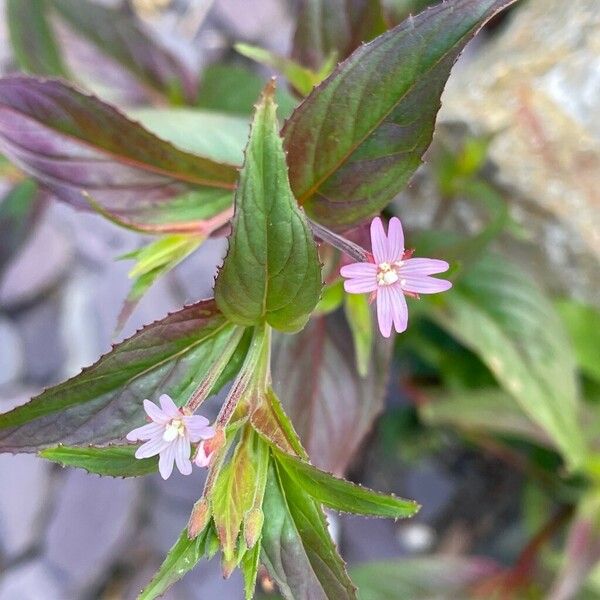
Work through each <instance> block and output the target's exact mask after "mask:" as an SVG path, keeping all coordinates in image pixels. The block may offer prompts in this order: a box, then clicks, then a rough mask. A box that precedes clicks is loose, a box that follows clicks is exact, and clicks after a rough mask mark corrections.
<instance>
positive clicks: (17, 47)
mask: <svg viewBox="0 0 600 600" xmlns="http://www.w3.org/2000/svg"><path fill="white" fill-rule="evenodd" d="M6 11H7V21H8V31H9V33H10V42H11V45H12V49H13V53H14V55H15V58H16V59H17V62H18V64H19V67H20V68H21V69H23V71H26V72H27V73H32V74H34V75H50V76H53V77H66V78H68V77H69V73H68V71H67V68H66V67H65V64H64V62H63V59H62V55H61V52H60V48H59V47H58V45H57V43H56V39H55V37H54V32H53V31H52V28H51V27H50V24H49V22H48V3H47V2H46V0H8V2H7V4H6Z"/></svg>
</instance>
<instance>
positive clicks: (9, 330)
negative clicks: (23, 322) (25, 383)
mask: <svg viewBox="0 0 600 600" xmlns="http://www.w3.org/2000/svg"><path fill="white" fill-rule="evenodd" d="M22 371H23V345H22V343H21V338H20V337H19V332H18V331H17V329H16V328H15V327H14V326H13V325H12V324H11V322H10V321H8V320H7V319H2V318H0V388H1V387H2V386H5V385H7V384H9V383H13V382H15V381H16V380H17V379H18V378H19V376H20V375H21V373H22Z"/></svg>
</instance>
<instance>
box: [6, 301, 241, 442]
mask: <svg viewBox="0 0 600 600" xmlns="http://www.w3.org/2000/svg"><path fill="white" fill-rule="evenodd" d="M242 333H243V332H242V330H241V329H239V328H238V327H236V326H234V325H232V324H230V323H228V322H227V321H226V319H225V318H224V317H223V315H222V314H221V313H220V312H219V311H218V310H217V308H216V306H215V304H214V301H212V300H206V301H203V302H198V303H196V304H192V305H190V306H188V307H186V308H184V309H183V310H180V311H178V312H175V313H173V314H171V315H169V316H168V317H166V318H165V319H163V320H161V321H157V322H156V323H153V324H152V325H148V326H146V327H144V328H143V329H141V330H140V331H139V332H138V333H136V334H135V335H134V336H132V337H131V338H129V339H128V340H125V341H124V342H122V343H120V344H118V345H117V346H115V347H114V348H113V350H112V351H111V352H109V353H108V354H106V355H104V356H103V357H102V358H101V359H100V360H99V361H98V362H97V363H95V364H94V365H93V366H91V367H88V368H87V369H84V370H83V371H82V372H81V373H80V374H79V375H77V376H75V377H73V378H72V379H69V380H68V381H65V382H64V383H61V384H59V385H57V386H55V387H52V388H50V389H48V390H46V391H45V392H43V393H42V394H40V395H39V396H37V397H35V398H33V399H32V400H31V401H30V402H28V403H27V404H24V405H22V406H19V407H17V408H15V409H14V410H12V411H10V412H8V413H5V414H1V415H0V450H1V451H4V452H6V451H8V452H37V451H38V450H40V449H42V448H45V447H49V446H55V445H56V444H59V443H62V444H65V445H69V446H80V445H86V444H99V445H102V444H106V443H110V442H113V441H120V440H123V439H124V438H125V435H126V434H127V433H128V432H129V431H130V430H131V429H133V428H134V427H137V426H139V425H141V424H143V423H144V420H145V413H144V410H143V406H142V401H143V400H144V399H145V398H148V399H151V400H154V401H156V399H157V397H158V396H159V395H160V394H162V393H166V394H169V395H170V396H171V397H172V398H173V400H174V401H175V402H176V403H177V404H178V405H179V406H182V405H184V404H185V403H186V401H187V400H188V399H189V398H190V396H191V395H192V393H193V392H194V391H195V390H196V389H197V388H198V387H199V385H200V384H201V383H202V382H203V381H204V380H210V381H214V380H215V379H217V378H218V381H217V384H216V385H211V388H212V392H213V393H216V392H217V391H218V385H221V384H222V383H224V382H223V381H222V378H221V377H220V376H221V375H222V373H224V372H226V371H227V363H228V362H230V361H231V363H233V364H234V366H236V367H239V363H240V357H236V353H237V348H238V347H241V348H242V352H244V351H245V349H246V348H247V346H245V347H244V346H243V345H242V344H240V339H241V338H242ZM242 341H243V340H242ZM232 356H233V357H234V359H233V360H231V357H232ZM232 375H233V374H232V373H231V372H229V373H228V376H229V377H231V376H232Z"/></svg>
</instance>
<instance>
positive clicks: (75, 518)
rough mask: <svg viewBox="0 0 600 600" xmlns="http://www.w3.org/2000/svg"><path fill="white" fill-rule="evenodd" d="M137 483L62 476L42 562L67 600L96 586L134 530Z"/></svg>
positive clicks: (70, 473)
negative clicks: (64, 588) (60, 580)
mask: <svg viewBox="0 0 600 600" xmlns="http://www.w3.org/2000/svg"><path fill="white" fill-rule="evenodd" d="M139 501H140V495H139V482H138V481H137V480H135V479H111V478H108V477H98V476H97V475H88V474H87V473H85V472H84V471H82V470H79V469H76V470H75V469H74V470H68V471H66V472H65V478H64V481H62V482H61V485H60V489H59V490H58V492H57V495H56V498H55V502H56V508H55V512H54V515H53V517H52V519H51V521H50V523H49V526H48V530H47V532H46V537H45V540H44V554H45V556H46V557H47V560H48V562H49V563H50V564H52V565H53V566H54V567H55V568H57V569H58V570H59V572H60V573H62V575H63V576H64V577H65V579H66V581H67V585H68V589H69V590H70V593H71V594H72V597H80V596H79V595H78V594H79V593H80V591H81V590H84V589H86V588H88V587H89V586H91V585H93V584H95V583H98V582H99V580H100V579H101V578H102V577H103V576H104V575H105V573H106V571H107V570H108V569H109V567H110V565H111V564H112V563H113V561H114V560H115V559H117V558H118V557H119V554H120V552H121V551H122V550H123V548H124V546H125V544H126V543H127V542H128V540H129V538H130V537H131V535H132V533H133V532H134V530H135V526H136V521H135V518H134V515H135V513H136V509H137V505H138V502H139Z"/></svg>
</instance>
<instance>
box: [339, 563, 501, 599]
mask: <svg viewBox="0 0 600 600" xmlns="http://www.w3.org/2000/svg"><path fill="white" fill-rule="evenodd" d="M499 572H500V566H499V565H498V564H497V563H495V562H494V561H492V560H490V559H487V558H479V557H458V556H447V555H444V556H427V557H422V558H406V559H400V560H389V561H385V562H383V561H382V562H374V563H369V564H364V565H358V566H356V567H354V568H352V569H350V575H351V576H352V579H353V581H354V582H355V583H356V585H357V586H358V591H359V595H360V598H361V600H389V599H390V598H410V600H429V599H430V598H468V597H469V590H470V589H471V588H472V587H473V586H474V585H476V584H477V583H478V582H480V581H483V580H485V579H487V578H488V577H493V576H494V575H496V574H498V573H499Z"/></svg>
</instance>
